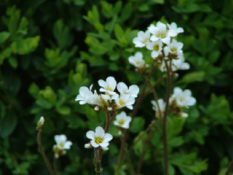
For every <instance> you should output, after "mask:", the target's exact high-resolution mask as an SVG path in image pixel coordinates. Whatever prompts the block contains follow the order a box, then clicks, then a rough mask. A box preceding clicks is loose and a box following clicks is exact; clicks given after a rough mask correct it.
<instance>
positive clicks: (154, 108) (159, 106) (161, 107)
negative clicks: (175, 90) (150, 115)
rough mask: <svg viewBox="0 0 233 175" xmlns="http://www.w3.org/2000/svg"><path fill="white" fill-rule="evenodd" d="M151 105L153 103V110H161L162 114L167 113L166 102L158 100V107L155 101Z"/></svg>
mask: <svg viewBox="0 0 233 175" xmlns="http://www.w3.org/2000/svg"><path fill="white" fill-rule="evenodd" d="M151 103H152V109H153V110H155V111H159V109H160V111H161V112H164V111H165V108H166V103H165V102H164V100H163V99H159V100H158V105H157V103H156V101H155V100H152V101H151Z"/></svg>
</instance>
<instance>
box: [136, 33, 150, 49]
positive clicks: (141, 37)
mask: <svg viewBox="0 0 233 175" xmlns="http://www.w3.org/2000/svg"><path fill="white" fill-rule="evenodd" d="M149 40H150V32H149V31H146V32H143V31H139V32H138V36H137V37H136V38H134V39H133V43H134V44H135V47H144V46H145V45H146V43H147V42H148V41H149Z"/></svg>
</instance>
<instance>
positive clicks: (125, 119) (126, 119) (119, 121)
mask: <svg viewBox="0 0 233 175" xmlns="http://www.w3.org/2000/svg"><path fill="white" fill-rule="evenodd" d="M131 119H132V118H131V117H130V116H127V115H126V113H125V112H124V111H122V112H121V113H120V114H118V115H117V116H116V120H115V121H114V122H113V124H114V125H116V126H119V127H122V128H125V129H129V123H130V122H131Z"/></svg>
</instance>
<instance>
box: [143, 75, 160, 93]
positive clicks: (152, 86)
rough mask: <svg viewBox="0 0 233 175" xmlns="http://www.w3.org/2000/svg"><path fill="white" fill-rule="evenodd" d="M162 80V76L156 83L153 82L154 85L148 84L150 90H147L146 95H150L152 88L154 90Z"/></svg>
mask: <svg viewBox="0 0 233 175" xmlns="http://www.w3.org/2000/svg"><path fill="white" fill-rule="evenodd" d="M163 79H164V75H162V76H161V77H160V78H159V79H158V80H157V81H156V82H155V84H153V85H152V84H151V83H150V86H151V87H150V89H148V90H147V91H146V94H148V93H150V92H151V91H152V90H153V89H154V88H155V86H157V85H158V84H159V83H160V82H161V80H163Z"/></svg>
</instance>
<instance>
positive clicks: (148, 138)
mask: <svg viewBox="0 0 233 175" xmlns="http://www.w3.org/2000/svg"><path fill="white" fill-rule="evenodd" d="M152 126H154V124H153V125H152ZM155 131H156V128H154V129H152V130H151V131H150V133H149V135H148V137H147V138H146V141H145V146H148V145H149V143H150V140H151V138H152V137H153V135H154V132H155ZM145 154H146V150H145V149H144V151H143V152H142V154H141V156H140V159H139V162H138V166H137V167H138V168H137V175H139V173H140V171H141V168H142V162H143V158H144V156H145Z"/></svg>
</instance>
